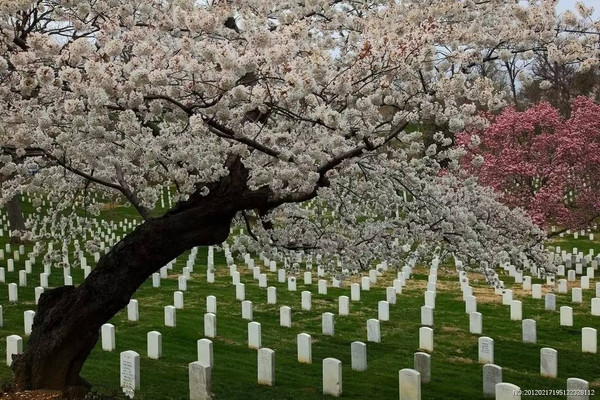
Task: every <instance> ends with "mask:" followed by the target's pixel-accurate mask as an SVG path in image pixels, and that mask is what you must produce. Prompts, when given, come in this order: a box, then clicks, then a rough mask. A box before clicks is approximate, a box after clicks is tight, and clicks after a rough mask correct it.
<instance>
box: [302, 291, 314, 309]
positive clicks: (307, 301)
mask: <svg viewBox="0 0 600 400" xmlns="http://www.w3.org/2000/svg"><path fill="white" fill-rule="evenodd" d="M302 309H303V310H305V311H310V310H311V309H312V293H311V292H309V291H308V290H304V291H302Z"/></svg>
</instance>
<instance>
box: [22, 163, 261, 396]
mask: <svg viewBox="0 0 600 400" xmlns="http://www.w3.org/2000/svg"><path fill="white" fill-rule="evenodd" d="M230 171H231V174H230V175H229V176H228V177H226V178H225V179H223V180H222V181H221V182H220V183H218V184H214V185H211V187H210V190H211V192H210V194H209V195H208V196H206V197H202V196H200V195H197V194H196V195H192V196H191V197H190V199H189V200H188V201H186V202H184V203H181V204H179V205H178V206H177V207H175V208H174V209H173V210H171V211H169V212H168V213H167V214H165V215H164V216H162V217H159V218H155V219H149V220H147V221H146V222H144V223H143V224H142V225H140V226H138V227H137V228H136V229H135V230H134V231H133V232H131V233H130V234H128V235H127V236H126V237H125V238H124V239H123V240H121V241H120V242H119V243H117V244H116V245H115V246H114V247H113V248H112V249H111V251H110V252H109V253H107V254H106V255H104V256H103V257H102V258H101V259H100V261H99V262H98V265H97V266H96V268H95V269H94V270H93V271H92V272H91V273H90V275H89V276H88V278H87V279H86V280H85V281H84V282H83V283H82V284H81V285H80V286H79V287H73V286H64V287H60V288H57V289H53V290H49V291H47V292H44V293H43V294H42V296H41V297H40V301H39V305H38V310H37V313H36V315H35V318H34V322H33V332H32V334H31V336H30V337H29V340H28V342H27V346H26V349H25V352H24V354H22V355H18V356H14V358H13V359H14V362H13V364H12V368H13V371H14V373H15V385H16V387H17V389H55V390H63V391H64V390H69V389H72V388H73V387H81V386H82V385H86V382H85V381H84V380H83V379H81V378H80V376H79V373H80V371H81V368H82V366H83V364H84V362H85V360H86V358H87V357H88V355H89V354H90V352H91V351H92V349H93V348H94V346H95V344H96V342H97V340H98V335H99V329H100V327H101V326H102V324H104V323H106V322H107V321H109V320H110V319H111V318H112V317H113V316H114V315H115V314H116V313H117V312H118V311H119V310H121V309H123V308H124V307H125V306H126V305H127V304H128V302H129V300H130V298H131V296H132V295H133V294H134V293H135V291H136V290H137V289H138V287H139V286H140V285H141V284H142V283H143V282H144V281H145V280H146V279H147V278H148V277H150V276H151V275H152V273H154V272H156V271H158V270H159V269H160V268H161V267H163V266H164V265H165V264H167V263H168V262H169V261H171V260H172V259H173V258H175V257H177V256H178V255H180V254H181V253H182V252H184V251H186V250H188V249H190V248H192V247H194V246H198V245H211V244H219V243H222V242H223V241H224V240H225V239H226V238H227V236H228V235H229V230H230V225H231V221H232V219H233V217H234V216H235V214H236V212H237V211H238V210H240V209H242V208H260V207H262V206H264V204H265V202H266V199H267V197H268V191H267V190H258V191H250V190H248V189H247V186H246V180H247V171H246V170H245V168H244V167H243V166H242V165H241V162H239V160H238V161H236V162H234V163H233V167H231V166H230Z"/></svg>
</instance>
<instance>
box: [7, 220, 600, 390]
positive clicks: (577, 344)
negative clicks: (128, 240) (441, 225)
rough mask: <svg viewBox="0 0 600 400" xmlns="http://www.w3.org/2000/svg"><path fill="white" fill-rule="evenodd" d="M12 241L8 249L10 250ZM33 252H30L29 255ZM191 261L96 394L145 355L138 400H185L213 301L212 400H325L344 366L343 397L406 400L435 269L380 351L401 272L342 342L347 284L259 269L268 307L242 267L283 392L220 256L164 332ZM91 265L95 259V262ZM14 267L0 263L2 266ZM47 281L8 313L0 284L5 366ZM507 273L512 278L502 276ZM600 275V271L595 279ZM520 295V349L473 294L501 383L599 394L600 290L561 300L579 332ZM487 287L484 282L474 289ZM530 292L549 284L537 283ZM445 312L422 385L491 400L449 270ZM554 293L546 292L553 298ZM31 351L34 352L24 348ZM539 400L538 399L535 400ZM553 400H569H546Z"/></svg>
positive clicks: (418, 285)
mask: <svg viewBox="0 0 600 400" xmlns="http://www.w3.org/2000/svg"><path fill="white" fill-rule="evenodd" d="M133 216H134V214H133V213H131V210H128V209H108V210H104V211H103V217H104V218H111V219H114V220H119V219H122V218H125V217H129V218H130V219H131V217H133ZM6 240H7V238H6V237H3V238H0V245H1V246H2V248H4V244H5V243H6ZM560 245H561V247H562V248H563V249H565V250H570V249H571V248H572V247H573V246H575V247H578V248H579V249H581V250H583V251H585V252H586V254H587V249H588V248H590V247H592V248H595V249H596V250H597V251H599V250H600V244H598V243H591V242H590V241H589V240H587V238H586V239H579V240H577V241H574V240H572V239H571V240H566V239H565V240H562V241H561V242H560ZM28 247H30V246H28ZM187 256H188V254H184V255H182V256H180V257H179V258H178V259H177V262H176V263H175V266H174V268H173V270H172V271H170V275H169V278H168V279H163V280H162V282H161V287H160V288H153V287H152V282H151V279H149V280H148V281H147V282H146V283H144V284H143V285H142V287H141V288H140V289H139V290H138V292H137V293H136V295H135V296H134V298H135V299H137V300H138V302H139V312H140V320H139V321H138V322H130V321H128V320H127V312H126V310H123V311H121V312H120V313H119V314H117V315H116V316H115V317H114V318H113V320H112V321H111V323H112V324H114V325H115V327H116V347H117V348H116V351H113V352H105V351H102V349H101V346H100V343H98V344H97V346H96V348H95V349H94V351H93V352H92V353H91V355H90V357H89V359H88V361H87V363H86V364H85V367H84V369H83V371H82V375H83V377H85V378H86V379H87V380H89V381H90V382H91V383H92V384H93V385H94V388H95V390H97V391H98V392H101V393H111V392H119V391H120V388H119V353H120V352H121V351H125V350H134V351H137V352H138V353H139V354H140V356H141V390H139V391H138V392H136V396H135V398H136V399H153V400H154V399H156V400H158V399H187V398H188V395H189V394H188V369H187V366H188V363H190V362H192V361H196V359H197V353H196V341H197V340H198V339H201V338H202V337H203V332H204V326H203V324H204V323H203V316H204V313H205V311H206V296H209V295H214V296H216V297H217V303H218V305H217V307H218V311H217V333H218V337H217V338H216V339H214V340H213V346H214V362H215V368H214V370H213V376H212V382H213V388H212V389H213V392H214V398H215V399H247V400H251V399H257V400H258V399H304V400H308V399H321V398H325V397H327V396H323V395H322V393H321V390H322V377H321V374H322V372H321V371H322V370H321V361H322V359H324V358H326V357H335V358H338V359H339V360H341V361H342V364H343V397H344V398H349V399H371V398H377V399H397V398H398V371H399V370H400V369H402V368H412V367H413V356H414V353H415V352H416V351H418V344H419V338H418V332H419V327H420V307H421V306H422V305H423V304H424V296H423V294H424V291H425V290H426V285H427V271H428V268H426V267H421V268H418V269H416V271H415V275H414V277H413V278H412V279H411V280H409V281H408V283H407V286H406V287H405V288H404V291H403V293H402V294H401V295H399V296H398V301H397V304H396V305H391V306H390V321H389V322H381V336H382V342H381V343H367V342H366V338H367V333H366V321H367V319H369V318H377V302H378V301H379V300H385V297H386V296H385V287H386V286H391V283H392V280H393V279H394V277H395V274H396V273H395V270H393V269H392V270H391V271H388V273H386V274H385V275H384V276H383V277H380V279H379V282H378V284H377V285H375V286H372V287H371V290H370V291H367V292H362V293H361V301H360V302H351V305H350V315H349V316H346V317H339V316H337V315H336V319H335V336H333V337H330V336H324V335H322V334H321V314H322V313H323V312H332V313H334V314H337V309H338V308H337V307H338V305H337V304H338V302H337V298H338V296H340V295H347V296H350V289H349V285H348V286H347V287H346V288H343V289H336V288H331V287H330V288H328V294H327V295H319V294H318V293H317V277H316V267H315V268H314V270H313V284H312V285H309V286H305V285H304V284H303V280H302V279H298V290H297V291H296V292H289V291H288V290H287V284H280V283H277V275H276V274H274V273H270V272H268V268H264V266H262V263H260V262H259V260H258V258H256V263H257V265H260V266H261V267H262V269H263V272H265V271H266V273H267V275H268V283H269V286H275V287H276V288H277V300H278V303H277V304H276V305H269V304H267V303H266V298H267V293H266V289H260V288H259V287H258V282H257V281H255V280H253V279H252V271H251V270H250V269H248V268H247V267H246V266H245V265H244V264H243V261H242V260H239V261H238V262H237V265H238V271H239V272H240V273H241V275H242V282H243V283H245V284H246V299H247V300H251V301H252V302H253V303H254V320H255V321H258V322H260V323H261V325H262V345H263V347H269V348H272V349H274V350H275V386H274V387H265V386H260V385H258V384H257V366H256V363H257V353H256V350H251V349H249V348H248V346H247V324H248V321H245V320H243V319H242V318H241V302H239V301H237V300H236V299H235V288H234V286H233V285H231V278H230V277H229V269H228V268H227V266H226V265H225V260H224V258H223V253H219V252H215V265H216V280H215V283H213V284H209V283H207V282H206V278H205V277H206V259H207V249H206V248H201V249H200V250H199V252H198V258H197V262H196V264H195V270H194V272H193V273H192V279H191V281H189V282H188V290H187V291H186V292H185V295H184V298H185V308H184V309H183V310H177V327H176V328H168V327H165V326H164V306H167V305H172V304H173V292H174V291H176V290H177V277H178V276H179V275H180V274H181V273H182V268H183V267H184V266H185V263H186V260H187ZM24 258H25V257H22V258H21V261H19V262H16V263H15V272H7V273H6V283H11V282H15V283H18V281H19V280H18V270H19V269H23V268H24V261H23V259H24ZM87 258H88V264H90V265H92V266H93V258H92V257H91V256H88V257H87ZM5 263H6V261H0V265H1V266H4V267H5V266H6V265H5ZM40 272H43V268H42V265H41V260H40V259H38V260H37V263H36V265H35V266H34V268H33V273H32V274H30V275H29V276H28V286H27V287H19V302H18V303H9V302H8V286H7V285H6V284H1V285H0V305H2V307H3V312H4V326H3V327H2V328H1V329H0V342H1V343H0V359H1V360H4V359H5V351H6V343H5V341H6V336H8V335H11V334H18V335H20V336H23V312H24V311H25V310H30V309H31V310H35V304H34V301H33V300H34V288H35V287H36V286H38V285H39V274H40ZM502 273H504V271H502ZM71 275H72V277H73V280H74V283H75V284H77V283H80V282H81V281H82V279H83V271H82V270H81V269H79V268H75V267H72V268H71ZM597 275H600V271H599V272H598V273H597ZM502 279H503V280H504V282H505V284H506V285H507V286H508V287H511V286H512V288H513V290H514V299H516V300H521V301H522V302H523V318H532V319H535V320H536V321H537V336H538V342H537V344H524V343H522V341H521V322H520V321H511V320H510V310H509V307H508V306H503V305H502V304H501V296H496V295H494V293H493V290H492V289H490V288H489V287H487V286H486V285H485V284H484V283H483V280H482V279H480V278H478V277H477V275H473V276H472V277H471V285H472V286H473V287H474V295H475V296H477V301H478V311H479V312H481V313H483V334H484V335H485V336H490V337H492V338H493V339H494V342H495V363H496V364H497V365H500V366H501V367H503V378H504V379H503V380H504V381H505V382H510V383H513V384H516V385H517V386H520V387H521V389H566V380H567V378H570V377H577V378H582V379H585V380H587V381H589V382H590V384H591V388H592V389H595V390H596V393H597V394H600V355H598V354H594V355H592V354H582V352H581V328H582V327H593V328H596V329H600V317H592V316H591V314H590V300H591V298H593V297H594V294H595V282H596V281H598V279H594V280H593V282H592V289H590V290H584V291H583V303H582V304H573V303H571V301H570V299H571V297H570V296H571V295H570V293H569V294H568V295H558V294H557V308H556V309H557V310H558V309H559V308H560V306H563V305H569V306H572V307H573V310H574V326H573V327H569V328H567V327H560V326H559V312H558V311H545V310H544V300H543V299H542V300H535V299H532V298H531V294H530V293H525V292H523V291H522V290H521V285H520V284H516V285H513V284H512V281H513V279H512V278H510V277H508V276H506V277H503V278H502ZM49 280H50V282H49V283H50V285H51V286H53V287H54V286H59V285H62V282H63V274H62V271H61V270H59V269H53V271H52V275H51V276H50V279H49ZM477 280H479V282H477ZM533 283H542V282H541V281H538V280H534V282H533ZM303 290H309V291H311V292H312V298H313V302H312V310H311V311H301V307H300V304H301V292H302V291H303ZM437 290H438V292H437V298H436V309H435V313H434V319H435V326H434V342H435V347H434V352H433V353H432V381H431V383H428V384H424V385H423V386H422V398H423V399H480V398H482V365H481V364H478V362H477V339H478V335H473V334H470V333H469V317H468V315H467V314H466V313H465V307H464V303H463V301H462V294H461V291H460V285H459V283H458V281H457V277H456V272H455V271H454V268H452V267H450V266H441V267H440V270H439V272H438V284H437ZM547 290H548V287H547V286H545V285H544V292H546V291H547ZM283 305H287V306H290V307H291V308H292V327H291V328H284V327H280V326H279V307H280V306H283ZM152 330H156V331H159V332H161V333H162V336H163V337H162V343H163V357H162V358H161V359H160V360H151V359H149V358H148V357H147V353H146V346H147V343H146V334H147V332H149V331H152ZM302 332H306V333H309V334H310V335H312V338H313V345H312V350H313V364H310V365H307V364H300V363H298V362H297V359H296V335H297V334H298V333H302ZM357 340H360V341H363V342H365V343H367V357H368V369H367V371H365V372H355V371H352V370H351V368H350V343H351V342H353V341H357ZM25 345H26V344H25ZM542 347H552V348H554V349H556V350H558V359H559V364H558V378H557V379H550V378H542V377H540V375H539V358H540V356H539V352H540V349H541V348H542ZM0 364H1V365H0V381H3V382H6V381H9V380H10V379H11V377H12V372H11V370H10V369H9V368H8V367H7V366H6V365H5V363H4V362H2V363H0ZM529 398H534V397H529ZM544 398H545V399H550V398H562V399H564V398H565V397H564V396H556V397H552V396H545V397H544Z"/></svg>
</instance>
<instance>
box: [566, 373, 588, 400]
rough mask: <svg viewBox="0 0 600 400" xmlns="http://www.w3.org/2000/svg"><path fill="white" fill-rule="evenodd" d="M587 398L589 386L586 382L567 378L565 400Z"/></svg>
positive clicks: (585, 399) (584, 399)
mask: <svg viewBox="0 0 600 400" xmlns="http://www.w3.org/2000/svg"><path fill="white" fill-rule="evenodd" d="M592 393H593V392H592ZM589 398H590V385H589V383H588V381H585V380H583V379H579V378H567V400H588V399H589Z"/></svg>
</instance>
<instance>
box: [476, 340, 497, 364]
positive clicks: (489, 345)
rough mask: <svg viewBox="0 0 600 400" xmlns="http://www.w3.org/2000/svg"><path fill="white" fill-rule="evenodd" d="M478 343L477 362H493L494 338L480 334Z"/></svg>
mask: <svg viewBox="0 0 600 400" xmlns="http://www.w3.org/2000/svg"><path fill="white" fill-rule="evenodd" d="M478 344H479V363H480V364H493V363H494V339H492V338H490V337H487V336H482V337H480V338H479V340H478Z"/></svg>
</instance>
